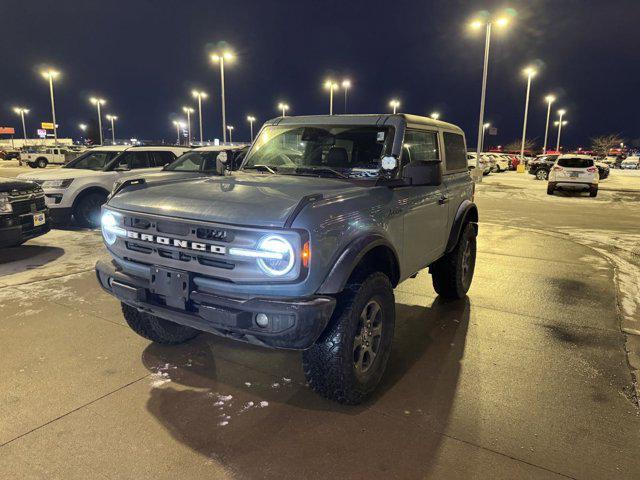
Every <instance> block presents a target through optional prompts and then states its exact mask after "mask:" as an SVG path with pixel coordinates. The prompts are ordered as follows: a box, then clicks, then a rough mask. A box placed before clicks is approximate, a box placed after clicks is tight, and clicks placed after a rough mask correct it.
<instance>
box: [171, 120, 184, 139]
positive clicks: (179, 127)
mask: <svg viewBox="0 0 640 480" xmlns="http://www.w3.org/2000/svg"><path fill="white" fill-rule="evenodd" d="M173 126H174V127H176V134H177V136H178V138H177V141H176V143H177V144H178V145H180V144H181V143H182V142H180V130H182V129H184V122H180V121H178V120H174V121H173Z"/></svg>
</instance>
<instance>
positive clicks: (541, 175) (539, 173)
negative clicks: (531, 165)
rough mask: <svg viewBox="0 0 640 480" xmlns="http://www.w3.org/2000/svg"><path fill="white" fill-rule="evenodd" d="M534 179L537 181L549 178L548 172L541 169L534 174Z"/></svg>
mask: <svg viewBox="0 0 640 480" xmlns="http://www.w3.org/2000/svg"><path fill="white" fill-rule="evenodd" d="M536 178H537V179H538V180H546V179H547V178H549V172H547V171H546V170H545V169H544V168H541V169H539V170H538V171H537V172H536Z"/></svg>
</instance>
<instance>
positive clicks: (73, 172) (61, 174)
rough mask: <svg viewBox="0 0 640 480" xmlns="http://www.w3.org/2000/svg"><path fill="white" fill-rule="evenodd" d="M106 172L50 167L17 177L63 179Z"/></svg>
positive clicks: (25, 178)
mask: <svg viewBox="0 0 640 480" xmlns="http://www.w3.org/2000/svg"><path fill="white" fill-rule="evenodd" d="M104 173H108V172H103V171H101V170H98V171H96V170H84V169H82V168H52V169H49V170H44V171H42V170H40V171H35V172H33V173H31V172H29V173H21V174H20V175H18V177H17V178H20V179H24V180H63V179H65V178H82V177H92V176H95V175H101V174H104Z"/></svg>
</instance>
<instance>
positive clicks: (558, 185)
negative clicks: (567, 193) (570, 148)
mask: <svg viewBox="0 0 640 480" xmlns="http://www.w3.org/2000/svg"><path fill="white" fill-rule="evenodd" d="M599 180H600V175H599V174H598V167H597V166H596V165H595V162H594V160H593V157H590V156H589V155H560V156H559V157H558V159H557V160H556V163H555V164H554V165H553V167H551V171H550V172H549V183H548V184H547V193H548V194H549V195H553V192H554V191H556V190H558V189H567V190H589V195H590V196H591V197H595V196H596V195H598V182H599Z"/></svg>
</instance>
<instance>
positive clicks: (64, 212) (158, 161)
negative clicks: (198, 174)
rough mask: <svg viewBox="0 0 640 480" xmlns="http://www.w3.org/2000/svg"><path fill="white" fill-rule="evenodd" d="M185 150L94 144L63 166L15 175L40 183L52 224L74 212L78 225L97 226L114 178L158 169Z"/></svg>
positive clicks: (68, 218)
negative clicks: (93, 146) (96, 145)
mask: <svg viewBox="0 0 640 480" xmlns="http://www.w3.org/2000/svg"><path fill="white" fill-rule="evenodd" d="M187 151H189V149H188V148H185V147H174V146H170V145H160V146H144V147H131V146H123V145H115V146H107V147H96V148H92V149H90V150H87V151H86V152H85V153H84V154H82V155H80V156H79V157H78V158H76V159H75V160H72V161H71V162H69V163H67V164H66V165H64V166H63V167H62V168H55V169H54V168H52V169H48V170H46V171H44V172H34V173H22V174H20V175H18V178H21V179H24V180H32V181H34V182H36V183H38V184H39V185H41V186H42V189H43V190H44V195H45V197H44V198H45V202H46V205H47V207H49V210H50V212H51V218H52V220H53V222H54V225H55V224H64V223H67V222H68V221H69V220H70V219H71V216H73V218H74V219H75V221H76V223H78V224H79V225H81V226H84V227H97V226H99V225H100V208H101V207H102V204H103V203H104V202H106V201H107V197H108V196H109V193H110V192H111V190H112V189H113V184H114V183H115V182H116V181H123V180H126V179H129V178H137V177H139V176H144V174H146V173H151V172H160V171H161V170H162V167H164V166H165V165H167V164H169V163H171V162H172V161H174V160H175V159H176V158H177V157H179V156H180V155H182V154H183V153H184V152H187Z"/></svg>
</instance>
